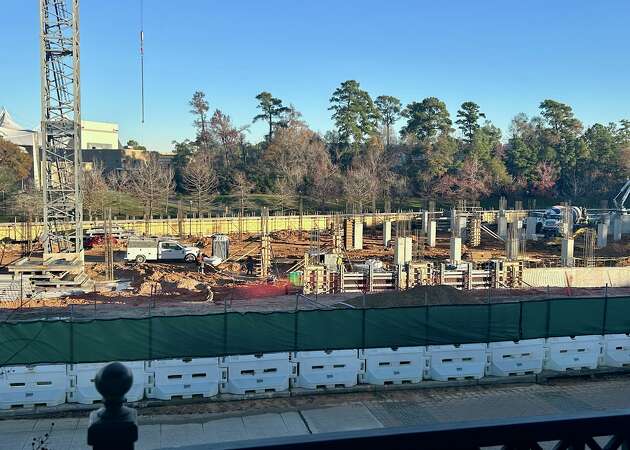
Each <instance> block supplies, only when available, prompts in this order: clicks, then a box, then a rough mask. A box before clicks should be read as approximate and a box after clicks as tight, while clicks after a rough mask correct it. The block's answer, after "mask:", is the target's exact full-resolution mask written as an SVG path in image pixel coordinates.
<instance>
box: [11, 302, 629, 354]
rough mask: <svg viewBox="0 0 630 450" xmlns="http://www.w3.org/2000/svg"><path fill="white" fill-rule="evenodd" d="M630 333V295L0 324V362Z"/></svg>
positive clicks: (382, 345) (250, 352)
mask: <svg viewBox="0 0 630 450" xmlns="http://www.w3.org/2000/svg"><path fill="white" fill-rule="evenodd" d="M629 332H630V297H600V298H568V299H567V298H562V299H547V300H539V301H527V302H514V303H495V304H475V305H439V306H414V307H397V308H370V309H333V310H310V311H306V310H305V311H293V312H268V313H263V312H247V313H236V312H228V313H223V314H208V315H186V316H168V317H158V316H156V317H146V318H134V319H93V320H86V321H80V320H37V321H28V322H5V323H1V324H0V366H1V365H16V364H35V363H67V364H71V363H88V362H103V361H133V360H150V359H165V358H181V357H210V356H226V355H234V354H252V353H268V352H288V351H307V350H336V349H348V348H377V347H403V346H424V345H437V344H464V343H476V342H496V341H513V340H521V339H533V338H547V337H554V336H576V335H589V334H614V333H629Z"/></svg>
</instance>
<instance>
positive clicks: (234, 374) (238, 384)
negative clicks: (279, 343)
mask: <svg viewBox="0 0 630 450" xmlns="http://www.w3.org/2000/svg"><path fill="white" fill-rule="evenodd" d="M221 367H224V368H225V369H226V371H227V380H226V381H224V382H223V383H222V384H221V386H220V390H221V392H225V393H229V394H241V395H244V394H261V393H264V392H281V391H286V390H287V389H289V380H290V379H291V378H292V377H294V376H295V374H296V368H295V365H294V364H292V363H291V362H290V361H289V354H288V353H265V354H261V355H235V356H226V357H223V358H221Z"/></svg>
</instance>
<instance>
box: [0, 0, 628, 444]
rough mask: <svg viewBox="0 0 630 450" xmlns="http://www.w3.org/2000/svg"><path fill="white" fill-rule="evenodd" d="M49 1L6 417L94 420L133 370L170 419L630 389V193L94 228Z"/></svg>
mask: <svg viewBox="0 0 630 450" xmlns="http://www.w3.org/2000/svg"><path fill="white" fill-rule="evenodd" d="M40 4H41V20H42V36H41V40H42V55H41V65H42V92H41V95H42V106H43V110H42V136H43V139H42V148H41V155H42V164H41V165H42V173H41V177H42V180H43V182H42V192H41V195H42V198H43V211H42V217H43V220H42V221H18V220H17V219H16V220H14V221H13V222H7V223H0V268H1V271H0V344H1V345H0V419H6V418H9V417H20V416H21V415H28V414H31V413H34V414H41V415H44V416H45V415H46V414H48V415H55V414H60V415H70V416H72V414H75V413H76V414H78V412H77V411H83V410H84V409H85V408H88V409H92V408H95V407H96V406H95V405H98V404H99V402H101V400H102V396H101V395H100V390H99V389H98V386H97V383H95V378H96V374H97V373H101V372H99V371H101V370H102V369H103V368H104V367H107V366H106V365H107V364H108V363H111V362H114V361H122V362H124V364H125V365H126V366H127V369H128V373H129V374H133V376H132V379H133V382H132V381H130V382H129V385H130V389H128V392H127V393H126V401H128V402H130V403H134V405H135V407H136V408H138V409H142V408H153V407H155V408H156V409H155V410H152V411H153V412H156V411H157V412H158V413H162V412H163V413H164V414H179V412H178V408H182V409H181V410H182V411H183V410H185V409H186V408H189V407H190V406H186V405H183V403H189V402H200V403H203V402H210V401H215V400H216V401H249V400H252V399H258V400H260V399H275V398H276V397H283V396H285V397H286V396H307V395H311V394H313V393H315V392H320V393H321V392H325V393H330V394H335V393H349V394H350V393H353V394H356V392H357V391H361V392H363V391H367V390H374V389H384V390H385V389H407V388H408V389H412V388H414V389H415V388H418V389H420V388H423V387H430V388H436V387H438V386H457V387H460V388H462V389H466V388H470V389H473V387H475V386H477V385H480V384H483V383H486V384H487V385H492V384H502V383H512V382H513V383H531V384H536V383H546V382H547V380H549V379H552V378H553V379H555V378H556V377H562V376H571V375H574V374H578V375H579V376H582V375H584V374H586V375H587V376H594V375H596V374H611V373H613V374H616V375H619V374H621V375H619V376H625V375H627V373H628V367H629V366H630V211H629V210H628V209H627V206H626V201H627V199H628V197H629V196H630V181H628V182H626V183H625V185H624V186H623V187H622V188H621V189H620V190H619V191H618V193H617V194H616V195H615V196H614V197H613V198H610V199H609V201H607V202H605V204H602V206H601V207H600V208H597V209H593V208H586V207H584V206H583V205H579V204H577V205H576V204H569V203H562V202H558V204H557V205H555V206H553V207H550V208H536V206H535V203H534V202H533V201H532V202H529V204H527V205H524V202H523V200H519V199H510V198H505V197H501V198H499V199H498V201H497V204H496V205H494V206H493V207H492V208H482V207H481V206H479V204H478V202H477V203H475V202H469V201H465V200H463V199H462V200H460V201H455V202H446V201H443V200H442V199H439V198H433V199H425V200H423V204H422V207H421V208H417V209H415V210H392V208H391V207H390V206H388V205H390V204H391V202H390V200H389V199H386V202H385V207H384V208H383V210H382V211H377V210H374V211H370V212H353V213H350V212H345V213H340V212H338V211H318V212H302V209H301V208H300V212H299V213H296V214H291V215H286V214H283V213H282V212H281V211H270V210H269V209H267V208H261V209H260V210H259V211H256V212H251V211H250V212H249V213H248V214H246V213H245V212H244V211H243V209H242V208H241V210H240V211H237V212H235V213H232V214H231V213H229V212H226V213H225V214H222V215H210V214H207V215H204V214H193V213H192V211H190V212H189V213H186V212H185V209H184V208H183V207H182V203H181V201H180V204H179V207H178V213H177V215H176V216H174V217H169V216H160V217H130V216H126V217H124V218H123V217H116V216H114V215H113V214H112V211H111V209H108V210H106V211H105V214H103V217H92V218H90V220H86V219H85V218H84V217H83V211H84V205H83V196H82V189H83V176H82V166H81V148H80V145H79V142H80V133H81V127H80V125H79V124H80V118H81V106H80V77H79V29H78V0H72V1H70V0H68V1H66V0H41V3H40ZM191 205H192V202H191ZM475 389H476V387H475ZM97 391H98V392H97ZM440 395H441V394H440ZM193 399H195V400H193ZM197 399H198V400H197ZM173 401H174V402H175V403H171V402H173ZM121 402H122V401H121ZM178 402H179V403H178ZM80 405H84V406H80ZM81 408H84V409H81ZM200 408H202V409H203V408H204V407H200ZM226 408H228V407H226ZM239 408H240V407H239ZM147 414H148V413H147ZM0 446H1V444H0Z"/></svg>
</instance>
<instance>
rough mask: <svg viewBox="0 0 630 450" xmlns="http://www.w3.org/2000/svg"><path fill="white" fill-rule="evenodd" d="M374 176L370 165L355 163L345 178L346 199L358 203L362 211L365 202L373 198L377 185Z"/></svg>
mask: <svg viewBox="0 0 630 450" xmlns="http://www.w3.org/2000/svg"><path fill="white" fill-rule="evenodd" d="M375 185H376V182H375V180H374V178H372V172H371V171H370V169H369V167H367V166H366V165H363V164H353V167H351V168H350V169H348V171H347V172H346V176H345V179H344V189H343V190H344V193H345V195H346V199H347V200H348V201H349V202H351V203H355V204H358V205H359V206H360V209H361V211H360V212H362V210H363V204H365V203H366V202H367V201H368V200H369V199H371V198H372V196H373V192H374V190H375V189H376V187H377V186H375Z"/></svg>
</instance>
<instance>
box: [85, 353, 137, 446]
mask: <svg viewBox="0 0 630 450" xmlns="http://www.w3.org/2000/svg"><path fill="white" fill-rule="evenodd" d="M132 383H133V374H132V373H131V370H129V368H128V367H126V366H125V365H123V364H121V363H119V362H113V363H110V364H107V365H106V366H105V367H103V368H101V370H99V371H98V373H97V374H96V377H95V379H94V384H95V386H96V390H98V392H99V393H100V394H101V395H102V396H103V401H104V406H103V407H102V408H100V409H99V410H97V411H92V412H91V413H90V424H89V426H88V436H87V443H88V445H90V446H92V448H94V450H112V449H119V450H133V448H134V443H135V442H136V441H137V440H138V414H137V412H136V410H135V409H131V408H128V407H126V406H124V405H123V403H124V402H125V401H126V399H125V394H126V393H127V392H128V391H129V389H130V388H131V385H132Z"/></svg>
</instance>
